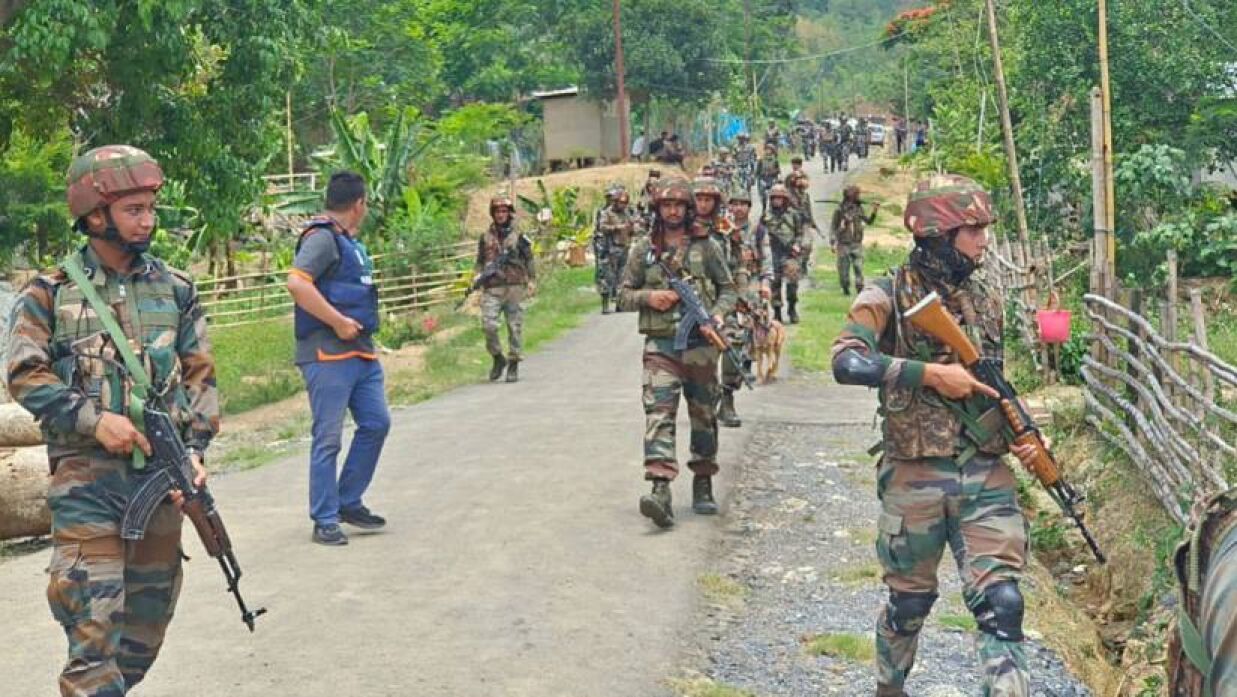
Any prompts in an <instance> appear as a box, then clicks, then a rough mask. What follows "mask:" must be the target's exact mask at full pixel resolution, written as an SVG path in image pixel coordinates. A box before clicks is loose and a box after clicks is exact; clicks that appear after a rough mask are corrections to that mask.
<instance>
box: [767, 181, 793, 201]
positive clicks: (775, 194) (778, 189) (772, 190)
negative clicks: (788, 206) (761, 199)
mask: <svg viewBox="0 0 1237 697" xmlns="http://www.w3.org/2000/svg"><path fill="white" fill-rule="evenodd" d="M775 198H781V199H783V200H785V201H786V203H790V190H789V189H787V188H786V185H785V184H774V185H773V186H771V187H769V202H770V203H772V202H773V199H775Z"/></svg>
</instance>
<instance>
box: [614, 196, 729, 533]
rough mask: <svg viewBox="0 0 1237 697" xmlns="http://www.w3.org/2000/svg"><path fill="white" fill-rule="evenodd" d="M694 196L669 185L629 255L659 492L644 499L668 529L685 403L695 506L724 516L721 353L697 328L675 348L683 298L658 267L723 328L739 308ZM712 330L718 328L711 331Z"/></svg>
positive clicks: (648, 512)
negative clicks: (719, 494) (686, 286)
mask: <svg viewBox="0 0 1237 697" xmlns="http://www.w3.org/2000/svg"><path fill="white" fill-rule="evenodd" d="M692 203H693V193H692V189H691V186H690V185H689V184H688V183H687V182H684V181H677V180H676V181H672V182H669V183H668V184H667V185H666V186H664V187H662V188H661V190H660V191H659V192H658V198H657V217H656V219H655V222H654V225H653V229H652V230H651V231H650V233H649V236H648V237H647V238H643V239H641V240H640V241H638V242H637V243H636V244H635V245H634V246H633V248H632V250H631V254H630V255H629V256H628V257H627V267H626V269H624V271H623V282H622V285H621V289H620V291H619V305H620V307H622V308H623V309H624V310H635V311H639V313H640V318H639V323H638V325H639V329H640V333H641V334H643V335H644V336H645V342H644V354H643V362H644V391H643V403H644V414H645V430H644V477H645V479H646V480H650V481H652V483H653V489H652V492H651V493H650V494H648V495H646V496H643V497H641V498H640V513H641V514H642V515H644V516H645V517H647V518H650V519H652V521H653V522H654V523H655V524H656V525H657V526H658V527H661V528H669V527H671V526H672V525H674V509H673V507H672V504H671V495H670V482H671V481H672V480H673V479H674V478H675V477H676V476H678V473H679V467H678V460H677V457H676V452H675V418H676V415H677V413H678V408H679V398H680V396H682V397H683V398H684V400H685V401H686V402H687V413H688V415H689V416H690V417H691V460H689V461H688V463H687V466H688V468H689V469H691V471H692V472H693V474H694V475H695V476H694V477H693V478H692V509H693V510H694V511H695V512H696V513H699V514H705V515H707V514H713V513H716V512H717V503H716V501H715V500H714V498H713V479H712V478H713V475H714V474H716V473H717V416H716V407H717V398H718V385H717V359H718V352H717V349H715V348H713V345H712V344H710V343H709V341H708V340H707V339H706V338H705V337H704V336H703V335H702V334H701V332H700V331H699V330H697V331H694V332H693V333H692V336H691V337H690V340H689V342H688V346H687V348H686V349H685V350H682V351H679V350H676V349H675V348H674V336H675V332H676V330H677V328H678V323H679V318H680V312H679V310H678V308H677V307H676V306H677V305H678V303H679V299H678V295H677V294H676V293H675V292H674V291H673V290H671V289H670V285H669V283H668V282H667V279H666V277H665V275H664V273H663V272H662V270H661V268H660V267H659V266H658V265H656V263H655V262H656V261H657V260H660V261H663V262H664V263H665V265H666V266H667V267H668V268H670V269H671V272H672V273H678V274H680V275H681V276H683V277H684V278H687V279H688V280H689V281H690V282H691V284H692V285H693V286H694V287H695V290H696V292H697V294H699V296H700V298H701V300H702V301H703V302H704V303H705V305H706V306H707V307H708V310H709V314H710V315H712V316H713V318H714V322H715V323H717V325H718V326H720V325H721V320H722V318H723V317H725V316H726V315H728V314H730V312H731V310H733V308H734V303H735V287H734V281H733V279H732V278H731V276H730V271H729V269H728V268H727V267H726V258H725V255H724V253H723V251H722V250H721V248H720V247H719V246H718V245H717V243H716V242H715V241H714V240H713V239H712V238H711V237H710V234H709V231H708V229H707V228H705V227H703V226H700V225H696V224H695V221H694V220H692V215H691V209H692ZM708 331H715V330H713V329H710V330H708Z"/></svg>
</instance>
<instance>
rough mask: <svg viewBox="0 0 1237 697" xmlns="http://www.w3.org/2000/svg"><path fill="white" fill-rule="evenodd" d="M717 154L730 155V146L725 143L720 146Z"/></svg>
mask: <svg viewBox="0 0 1237 697" xmlns="http://www.w3.org/2000/svg"><path fill="white" fill-rule="evenodd" d="M717 154H718V155H729V154H730V148H728V147H726V146H724V145H723V146H722V147H720V148H718V149H717Z"/></svg>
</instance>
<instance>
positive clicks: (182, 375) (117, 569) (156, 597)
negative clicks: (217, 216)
mask: <svg viewBox="0 0 1237 697" xmlns="http://www.w3.org/2000/svg"><path fill="white" fill-rule="evenodd" d="M117 152H120V153H128V155H126V156H127V157H130V158H134V159H130V160H129V162H130V163H131V165H130V166H132V163H135V162H140V161H141V160H140V158H142V157H144V158H147V160H148V161H149V162H151V163H153V160H149V159H148V158H149V156H146V155H145V153H141V151H137V150H134V149H131V148H121V147H118V146H108V147H105V148H99V149H97V150H94V151H91V152H89V153H87V154H86V155H84V156H82V158H79V160H78V161H77V162H76V163H75V164H74V168H73V169H72V170H71V171H70V180H71V182H72V181H74V180H75V178H78V177H81V176H82V173H83V170H82V169H80V168H81V167H89V166H90V165H89V164H83V163H86V162H89V161H90V160H92V159H94V158H99V159H94V163H95V164H96V165H98V164H99V163H102V162H104V161H105V160H106V159H107V158H109V157H113V156H115V154H116V153H117ZM138 153H140V155H139V154H138ZM121 166H122V167H123V166H124V165H121ZM156 166H157V165H156ZM103 176H106V175H100V177H103ZM161 181H162V175H161V174H160V175H159V182H160V183H161ZM130 183H132V182H130ZM70 188H71V194H70V203H71V206H70V208H71V210H72V211H73V212H74V213H75V214H76V215H78V217H81V216H82V215H85V213H87V212H89V210H93V208H91V209H88V210H86V211H81V210H78V209H77V206H75V205H74V201H73V195H74V194H73V192H72V189H73V185H72V183H71V184H70ZM145 188H147V189H157V188H158V186H157V185H154V186H147V187H145ZM79 193H80V192H79ZM76 255H77V257H78V258H79V259H80V261H81V265H82V267H83V268H84V269H85V270H86V273H87V275H88V277H89V278H90V281H91V283H92V284H93V285H94V288H95V290H96V291H97V292H98V294H99V295H100V297H101V298H102V299H103V301H104V302H105V303H106V304H108V305H109V306H110V307H111V308H112V309H113V311H114V313H115V316H116V319H117V322H118V324H119V325H120V327H121V328H122V330H123V331H124V333H125V335H126V337H129V343H130V346H132V347H133V348H134V350H135V351H136V352H138V355H139V358H140V360H141V362H142V363H143V365H145V367H146V371H147V373H148V375H149V376H150V378H151V381H152V384H153V385H154V386H155V389H156V390H159V391H161V392H162V395H163V399H164V401H165V403H166V404H167V405H168V407H169V409H170V413H171V415H172V417H173V419H174V420H175V421H176V423H177V424H179V425H180V426H181V429H182V436H183V437H184V440H185V444H186V447H188V448H190V449H191V450H193V451H196V452H198V453H202V452H204V451H205V449H206V447H207V446H208V445H209V444H210V441H211V438H212V437H213V436H214V434H215V433H216V432H217V431H218V430H219V400H218V394H217V392H216V390H215V368H214V361H213V359H212V358H211V355H210V342H209V341H208V340H207V338H206V318H205V315H204V314H203V311H202V307H201V305H200V304H199V303H198V296H197V291H196V290H195V289H194V286H193V282H192V280H191V279H190V278H189V277H188V276H187V275H185V274H184V273H182V272H180V271H176V270H174V269H172V268H170V267H168V266H167V265H166V264H164V263H163V262H162V261H161V260H159V259H156V258H155V257H153V256H150V255H148V254H138V255H136V256H135V258H134V261H133V266H132V267H131V269H130V270H129V271H128V272H126V273H124V274H118V273H116V272H114V271H112V270H111V269H109V268H107V267H106V266H104V265H103V264H102V263H101V261H100V259H99V257H98V256H97V255H96V254H95V252H94V250H93V249H92V248H91V247H90V246H86V247H84V248H83V249H82V250H81V251H79V252H76ZM10 324H11V334H10V336H9V347H8V361H9V362H8V385H9V391H10V392H11V393H12V395H13V397H14V399H16V400H17V401H18V402H19V403H20V404H21V405H22V406H23V407H25V408H26V409H27V410H28V411H30V412H31V413H32V414H34V416H35V418H37V419H38V420H39V423H40V426H41V427H42V430H43V436H44V439H45V440H46V442H47V454H48V460H49V465H50V468H51V473H52V478H51V482H50V485H49V487H48V496H47V503H48V507H49V508H50V509H51V514H52V543H53V548H52V560H51V564H50V565H49V566H48V572H49V574H50V577H49V582H48V588H47V599H48V603H49V605H50V607H51V611H52V615H53V616H54V617H55V618H56V620H57V621H59V622H60V624H61V625H62V626H63V627H64V631H65V636H66V637H67V638H68V643H69V651H68V662H67V664H66V665H65V668H64V670H63V672H62V673H61V675H60V691H61V694H63V695H68V696H72V697H118V696H120V695H124V694H126V693H127V692H128V691H129V690H131V689H132V688H133V686H134V685H136V684H138V683H139V682H141V681H142V679H143V678H144V677H145V676H146V673H147V671H149V670H150V667H151V665H152V664H153V663H154V661H155V657H156V656H157V655H158V653H159V649H160V647H161V646H162V645H163V637H164V633H165V632H166V630H167V626H168V623H169V622H170V621H171V619H172V612H173V610H174V609H175V607H176V601H177V598H178V597H179V595H180V586H181V551H180V550H181V547H180V533H181V514H180V512H179V511H177V510H176V509H175V507H173V505H172V504H171V503H169V502H164V503H163V504H162V505H160V506H159V507H158V508H157V509H156V511H155V514H154V516H153V517H152V518H151V521H150V524H149V527H148V528H147V530H146V535H145V539H143V540H141V541H126V540H123V539H122V538H121V536H120V525H121V519H122V517H123V514H124V509H125V507H126V505H127V503H128V500H129V497H130V496H131V495H132V493H133V488H134V485H135V481H138V480H136V479H135V472H134V469H133V466H132V464H131V460H130V458H129V457H121V456H116V455H112V454H110V453H108V452H107V451H106V450H104V448H103V446H102V444H101V443H100V442H99V441H98V440H96V439H95V436H94V433H95V427H96V426H97V425H98V423H99V420H100V418H101V417H102V416H103V413H104V412H112V413H117V414H124V415H126V416H127V415H128V413H129V410H128V403H129V395H130V392H131V390H132V382H131V381H130V380H129V379H128V378H127V377H126V375H127V374H126V372H125V371H124V370H123V369H122V368H121V367H120V362H121V357H120V356H119V354H118V352H117V350H116V344H115V343H114V341H113V338H112V337H111V336H110V335H109V334H107V332H106V331H105V330H104V328H103V324H102V323H101V322H100V321H99V319H98V316H97V315H96V314H95V312H94V310H93V309H92V308H91V306H90V305H89V304H88V303H87V302H86V300H85V298H84V295H83V293H82V292H81V290H79V287H78V286H77V284H75V283H74V282H73V281H71V280H69V279H68V276H67V274H66V273H65V272H64V271H63V270H62V269H60V268H57V269H54V270H52V271H48V272H45V273H43V274H41V275H39V276H38V277H36V278H35V279H34V280H33V281H31V282H30V284H29V285H28V286H26V288H25V289H24V290H23V291H22V293H21V296H20V297H19V298H18V300H17V304H16V305H15V306H14V308H13V314H12V317H11V323H10Z"/></svg>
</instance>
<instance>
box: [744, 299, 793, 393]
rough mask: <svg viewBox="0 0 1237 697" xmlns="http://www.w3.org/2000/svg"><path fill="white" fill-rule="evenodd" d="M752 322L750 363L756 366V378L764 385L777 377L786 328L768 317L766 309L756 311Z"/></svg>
mask: <svg viewBox="0 0 1237 697" xmlns="http://www.w3.org/2000/svg"><path fill="white" fill-rule="evenodd" d="M752 320H753V321H752V351H751V354H752V363H754V364H755V365H756V378H757V379H758V380H759V381H760V383H761V384H762V385H764V384H768V383H769V382H770V381H771V380H773V379H774V378H775V377H776V376H777V367H778V364H779V363H780V362H781V359H782V347H783V346H784V345H785V344H786V327H784V326H782V323H781V322H779V321H777V320H775V319H773V318H772V317H770V316H769V311H768V310H767V309H761V310H759V311H757V312H756V313H755V314H754V315H753V316H752Z"/></svg>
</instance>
